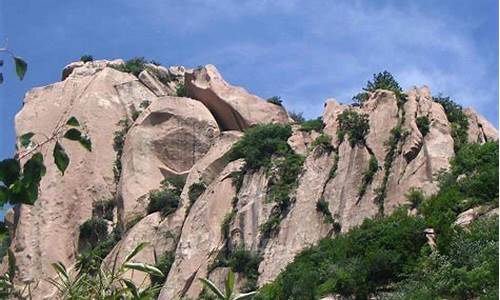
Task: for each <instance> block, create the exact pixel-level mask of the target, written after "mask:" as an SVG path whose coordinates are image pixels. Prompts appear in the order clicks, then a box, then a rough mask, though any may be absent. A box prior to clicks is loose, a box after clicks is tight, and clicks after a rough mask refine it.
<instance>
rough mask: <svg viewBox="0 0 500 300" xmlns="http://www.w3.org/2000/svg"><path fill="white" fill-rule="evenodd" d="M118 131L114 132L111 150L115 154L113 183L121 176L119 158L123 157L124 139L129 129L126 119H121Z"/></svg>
mask: <svg viewBox="0 0 500 300" xmlns="http://www.w3.org/2000/svg"><path fill="white" fill-rule="evenodd" d="M117 125H118V126H119V127H120V129H119V130H117V131H115V132H114V137H113V149H114V150H115V152H116V159H115V162H114V166H113V174H114V178H115V183H118V181H119V180H120V176H121V174H122V162H121V158H122V155H123V147H124V146H125V138H126V135H127V132H128V130H129V129H130V126H131V124H130V122H129V120H128V119H127V118H125V119H122V120H120V121H119V122H118V124H117Z"/></svg>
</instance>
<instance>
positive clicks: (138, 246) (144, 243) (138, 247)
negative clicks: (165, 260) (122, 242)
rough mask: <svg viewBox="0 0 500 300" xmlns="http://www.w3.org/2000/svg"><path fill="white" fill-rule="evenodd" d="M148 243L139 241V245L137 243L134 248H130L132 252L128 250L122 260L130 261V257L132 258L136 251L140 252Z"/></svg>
mask: <svg viewBox="0 0 500 300" xmlns="http://www.w3.org/2000/svg"><path fill="white" fill-rule="evenodd" d="M147 244H148V243H146V242H143V243H140V244H139V245H137V246H136V247H135V248H134V250H132V252H130V253H129V254H128V255H127V257H125V260H124V261H123V262H128V261H130V260H131V259H132V258H134V256H136V255H137V253H139V252H141V251H142V249H144V247H146V246H147Z"/></svg>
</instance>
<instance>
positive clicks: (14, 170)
mask: <svg viewBox="0 0 500 300" xmlns="http://www.w3.org/2000/svg"><path fill="white" fill-rule="evenodd" d="M20 176H21V166H20V165H19V161H18V160H17V159H12V158H9V159H4V160H2V161H0V181H1V182H3V183H4V185H5V186H7V187H8V186H10V185H11V184H13V183H14V182H15V181H16V180H18V179H19V177H20Z"/></svg>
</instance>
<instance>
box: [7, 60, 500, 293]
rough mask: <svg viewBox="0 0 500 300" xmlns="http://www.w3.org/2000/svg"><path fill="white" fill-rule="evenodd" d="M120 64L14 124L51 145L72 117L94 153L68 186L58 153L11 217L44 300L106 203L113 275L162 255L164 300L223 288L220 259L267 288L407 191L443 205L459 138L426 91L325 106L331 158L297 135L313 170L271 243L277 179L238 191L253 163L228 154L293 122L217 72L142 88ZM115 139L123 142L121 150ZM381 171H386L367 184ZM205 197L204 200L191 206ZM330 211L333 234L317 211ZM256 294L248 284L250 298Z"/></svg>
mask: <svg viewBox="0 0 500 300" xmlns="http://www.w3.org/2000/svg"><path fill="white" fill-rule="evenodd" d="M120 65H123V62H122V61H120V60H117V61H112V62H108V61H96V62H88V63H80V62H79V63H73V64H71V65H69V66H67V67H66V68H65V69H64V71H63V81H61V82H58V83H54V84H52V85H49V86H46V87H41V88H35V89H33V90H31V91H30V92H28V93H27V94H26V98H25V101H24V106H23V108H22V110H21V111H20V112H19V113H18V115H17V116H16V131H17V134H18V136H21V135H22V134H24V133H26V132H31V131H33V132H37V133H39V134H41V135H42V136H43V135H44V134H45V135H50V134H51V133H52V132H53V131H54V129H55V128H57V126H58V124H59V123H60V122H61V120H63V119H64V118H67V117H69V116H75V117H77V118H78V120H79V121H80V123H81V124H83V126H84V127H85V128H86V129H87V130H88V132H89V136H90V137H91V139H92V144H93V150H92V152H85V151H82V150H81V148H80V147H77V146H75V147H73V146H72V145H71V144H70V143H68V144H67V145H66V144H65V145H64V146H65V147H66V149H67V150H68V152H70V157H71V163H70V165H69V167H68V169H67V171H66V174H65V175H64V176H61V174H60V173H59V172H57V171H56V170H57V169H56V168H55V167H52V166H51V165H53V161H52V158H51V157H52V155H51V153H43V154H44V155H45V157H46V158H47V159H46V164H47V170H48V172H47V174H46V175H45V177H43V179H42V183H41V188H40V190H41V191H40V196H39V199H38V200H37V202H36V203H35V205H34V206H24V205H22V206H19V207H16V208H15V216H16V217H15V221H14V224H13V225H12V227H13V231H14V236H13V242H12V245H11V249H12V250H13V252H14V254H15V256H16V261H17V267H18V269H19V272H18V278H17V280H18V281H19V282H31V281H39V282H40V283H39V284H38V287H37V289H36V292H35V293H34V294H35V295H36V298H37V299H54V297H55V296H54V295H55V294H54V293H55V291H54V290H53V289H52V288H51V287H50V286H49V285H48V284H47V283H46V282H45V281H44V280H43V279H45V278H49V277H51V276H53V274H54V272H53V270H52V267H51V263H53V262H57V261H61V262H63V263H64V264H65V265H66V266H72V265H73V264H74V263H75V260H76V257H77V255H78V254H79V253H80V252H81V251H82V241H81V239H80V238H79V228H80V226H81V225H82V224H83V223H84V222H85V221H87V220H88V219H90V218H92V217H93V216H94V217H95V207H96V203H99V202H100V201H102V200H107V199H112V200H114V203H115V206H116V207H115V208H114V209H113V218H111V220H109V223H110V224H109V225H110V227H114V228H119V229H120V230H121V231H122V234H121V240H120V241H118V243H117V244H116V246H115V247H114V249H113V250H112V251H111V252H110V254H109V255H108V257H107V258H106V259H105V260H104V264H109V263H111V261H112V258H114V256H115V254H118V260H122V259H123V257H124V255H126V254H127V253H128V252H129V251H130V250H131V249H133V248H134V247H135V246H136V245H138V244H139V243H141V242H149V244H148V246H147V247H146V249H145V250H144V251H143V252H141V253H140V256H138V257H137V260H138V261H141V262H148V263H152V264H154V263H155V256H159V255H160V254H164V253H168V254H170V255H171V256H172V257H173V265H172V267H171V269H170V272H169V274H168V276H167V279H166V282H165V284H164V286H163V288H162V290H161V293H160V295H159V299H176V298H180V297H181V296H187V297H191V298H196V297H197V296H198V295H199V294H200V292H201V290H202V287H201V285H200V282H199V281H198V280H197V278H200V277H207V276H208V277H210V278H212V279H213V280H215V281H216V282H217V281H220V280H221V278H222V277H223V273H224V272H225V270H226V269H225V268H224V266H222V265H219V266H218V265H217V259H218V256H219V253H220V252H221V251H225V250H227V249H233V250H234V249H246V250H250V251H252V252H253V253H258V254H259V255H260V257H261V260H260V264H259V267H258V273H259V276H258V280H257V284H258V285H262V284H264V283H266V282H269V281H271V280H273V279H274V278H276V276H277V275H278V274H279V272H280V271H281V270H282V269H283V268H284V267H285V266H286V265H287V264H288V263H290V262H291V261H292V260H293V257H294V256H295V255H296V254H297V253H299V252H300V251H301V250H302V249H304V248H305V247H307V246H309V245H311V244H314V243H316V242H318V241H319V240H320V239H321V238H324V237H326V236H329V235H333V234H336V233H337V232H339V231H341V232H345V231H348V230H349V229H350V228H352V227H354V226H356V225H359V224H360V223H361V222H362V221H363V220H364V219H365V218H371V217H374V216H376V215H379V214H390V213H391V212H392V211H394V209H395V208H396V207H398V206H400V205H403V204H406V198H405V196H404V195H405V193H406V192H407V191H408V190H410V189H411V188H419V189H421V190H422V191H423V192H424V194H427V195H430V194H433V193H435V192H436V191H437V182H436V178H435V176H436V174H437V173H438V172H439V171H440V170H442V169H446V168H447V167H448V162H449V160H450V158H452V157H453V156H454V139H453V137H452V129H451V125H450V123H449V121H448V119H447V116H446V113H445V111H444V109H443V107H442V106H441V105H440V104H439V103H436V102H434V101H433V100H432V96H431V93H430V91H429V89H428V88H427V87H422V88H413V89H411V90H409V91H407V93H406V94H407V100H406V101H405V102H400V101H399V100H398V98H397V96H396V95H395V94H394V93H393V92H390V91H385V90H377V91H376V92H374V93H371V94H370V96H369V99H368V100H367V101H366V102H364V103H363V105H362V106H349V105H343V104H340V103H338V102H337V101H335V100H333V99H330V100H327V102H326V103H325V110H324V113H323V116H322V118H323V123H324V129H323V133H324V134H327V135H329V136H330V137H331V142H330V147H328V148H329V149H327V150H322V149H320V147H316V148H313V145H312V144H313V141H314V140H315V139H316V138H317V137H318V136H319V135H320V133H319V132H316V131H314V130H313V131H304V130H301V128H300V126H299V125H293V126H292V128H293V134H292V136H291V137H290V138H289V140H288V143H289V145H290V147H291V148H292V149H293V150H294V151H295V152H296V153H299V154H302V155H304V156H305V161H304V164H303V166H302V170H301V172H300V174H299V175H298V178H297V185H296V188H295V189H293V191H292V192H291V193H292V198H293V199H294V201H293V202H292V204H291V206H290V207H289V209H288V211H287V213H286V214H284V215H283V216H282V218H281V219H280V222H279V230H278V231H277V232H276V233H275V234H273V235H271V236H263V235H262V233H261V230H260V229H261V228H262V225H263V224H264V223H266V221H268V220H269V218H270V217H271V215H272V214H273V207H274V204H273V203H270V202H269V201H267V200H266V198H267V197H266V196H267V194H268V192H269V186H270V181H271V180H272V179H273V178H272V175H270V174H269V172H267V171H266V170H263V169H261V170H256V171H252V172H244V173H242V177H241V178H240V179H239V180H240V184H239V185H237V184H234V174H235V172H238V171H240V170H241V169H242V166H243V165H244V161H243V160H234V161H229V160H228V159H227V153H228V152H229V151H230V149H231V147H232V145H233V144H234V143H236V142H237V141H238V140H240V139H241V137H242V135H243V133H242V132H243V131H244V130H245V129H247V128H249V127H251V126H254V125H257V124H265V123H279V124H288V123H290V122H291V121H290V119H289V117H288V115H287V113H286V111H285V110H284V109H283V108H282V107H281V106H278V105H275V104H271V103H268V102H266V101H264V100H263V99H261V98H259V97H257V96H255V95H251V94H250V93H248V92H247V91H246V90H244V89H242V88H239V87H234V86H231V85H230V84H228V83H227V82H225V81H224V80H223V79H222V76H221V75H220V74H219V73H218V71H217V69H216V68H215V67H214V66H211V65H208V66H206V67H203V68H198V69H194V70H191V69H185V68H183V67H171V68H164V67H160V66H153V65H151V66H149V68H146V69H145V70H144V71H142V72H141V73H140V74H139V75H138V76H137V77H136V76H133V75H131V74H128V73H125V72H122V71H119V70H116V69H115V68H116V67H117V66H120ZM165 78H168V80H165ZM179 88H180V89H181V90H185V92H183V93H181V94H182V96H183V97H178V96H177V95H178V94H179V93H178V92H176V91H179ZM344 111H350V112H351V111H354V112H357V113H358V114H359V115H362V114H366V116H367V120H368V125H369V131H368V134H367V135H366V138H365V142H364V143H356V144H354V145H353V144H351V143H350V142H349V141H348V139H347V138H344V139H343V140H340V139H339V138H338V133H339V130H342V129H341V127H340V124H339V121H338V116H339V115H341V114H342V112H344ZM465 114H466V115H467V118H468V120H469V129H468V132H467V135H468V137H467V138H468V140H469V142H478V143H482V142H485V141H489V140H496V139H498V132H497V131H496V129H495V128H494V126H492V125H491V124H489V123H488V122H487V121H486V120H485V119H484V118H483V117H482V116H480V115H479V114H478V113H476V112H475V111H474V110H472V109H466V110H465ZM423 117H425V118H426V119H427V120H428V121H429V124H428V125H429V126H428V129H426V130H425V132H421V130H422V128H419V125H418V121H417V120H420V119H421V118H423ZM64 120H65V119H64ZM398 130H399V131H400V133H401V134H399V135H397V136H396V132H397V131H398ZM117 135H120V136H121V137H123V139H124V143H123V145H122V146H120V145H119V144H117V139H116V138H117ZM391 141H393V143H391ZM47 149H51V148H50V147H48V148H47ZM374 160H376V162H377V166H376V168H375V169H374V170H373V172H372V174H371V178H370V179H369V180H365V177H366V176H365V175H366V173H367V170H368V169H369V167H370V166H371V165H373V162H374ZM179 178H182V179H184V180H185V181H186V183H185V185H184V187H183V188H182V191H181V192H180V196H179V199H180V200H179V203H178V205H177V206H176V207H175V211H173V212H171V213H170V214H168V215H166V216H165V215H164V214H162V212H152V211H151V209H149V208H148V202H149V192H150V191H152V190H155V189H161V188H163V186H164V184H165V183H164V179H167V180H168V179H179ZM196 186H203V189H201V190H200V191H199V193H197V194H196V196H193V190H194V188H193V187H196ZM361 187H363V191H362V192H361V191H360V188H361ZM320 200H321V201H324V202H325V203H326V205H327V207H328V209H329V211H330V212H331V217H332V222H330V221H328V220H326V219H325V215H324V214H322V213H321V212H319V211H318V210H317V203H318V201H320ZM227 216H231V218H227ZM223 223H225V225H226V226H227V228H228V230H227V231H226V233H224V231H221V225H222V224H223ZM127 276H130V278H131V279H132V280H133V281H134V282H137V283H139V284H140V283H141V282H143V280H144V279H146V280H147V281H148V280H149V278H145V277H144V276H142V275H140V274H138V273H135V274H134V273H130V274H128V275H127ZM246 281H247V279H245V278H243V276H239V277H238V284H239V285H240V286H242V285H243V284H244V283H245V282H246Z"/></svg>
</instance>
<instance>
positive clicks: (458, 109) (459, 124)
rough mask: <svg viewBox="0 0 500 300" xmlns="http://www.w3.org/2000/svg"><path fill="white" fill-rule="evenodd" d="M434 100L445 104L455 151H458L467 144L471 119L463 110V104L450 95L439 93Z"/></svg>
mask: <svg viewBox="0 0 500 300" xmlns="http://www.w3.org/2000/svg"><path fill="white" fill-rule="evenodd" d="M432 100H433V101H434V102H437V103H439V104H441V106H443V109H444V112H445V113H446V118H447V119H448V122H450V123H451V137H452V138H453V145H454V147H453V148H454V150H455V153H457V152H458V151H459V150H460V148H461V147H462V146H463V145H466V144H467V142H468V140H467V130H468V128H469V119H468V118H467V116H466V115H465V113H464V111H463V110H462V106H460V105H459V104H457V103H455V102H454V101H453V100H451V99H450V97H444V96H442V95H441V94H439V95H438V96H437V97H432Z"/></svg>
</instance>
